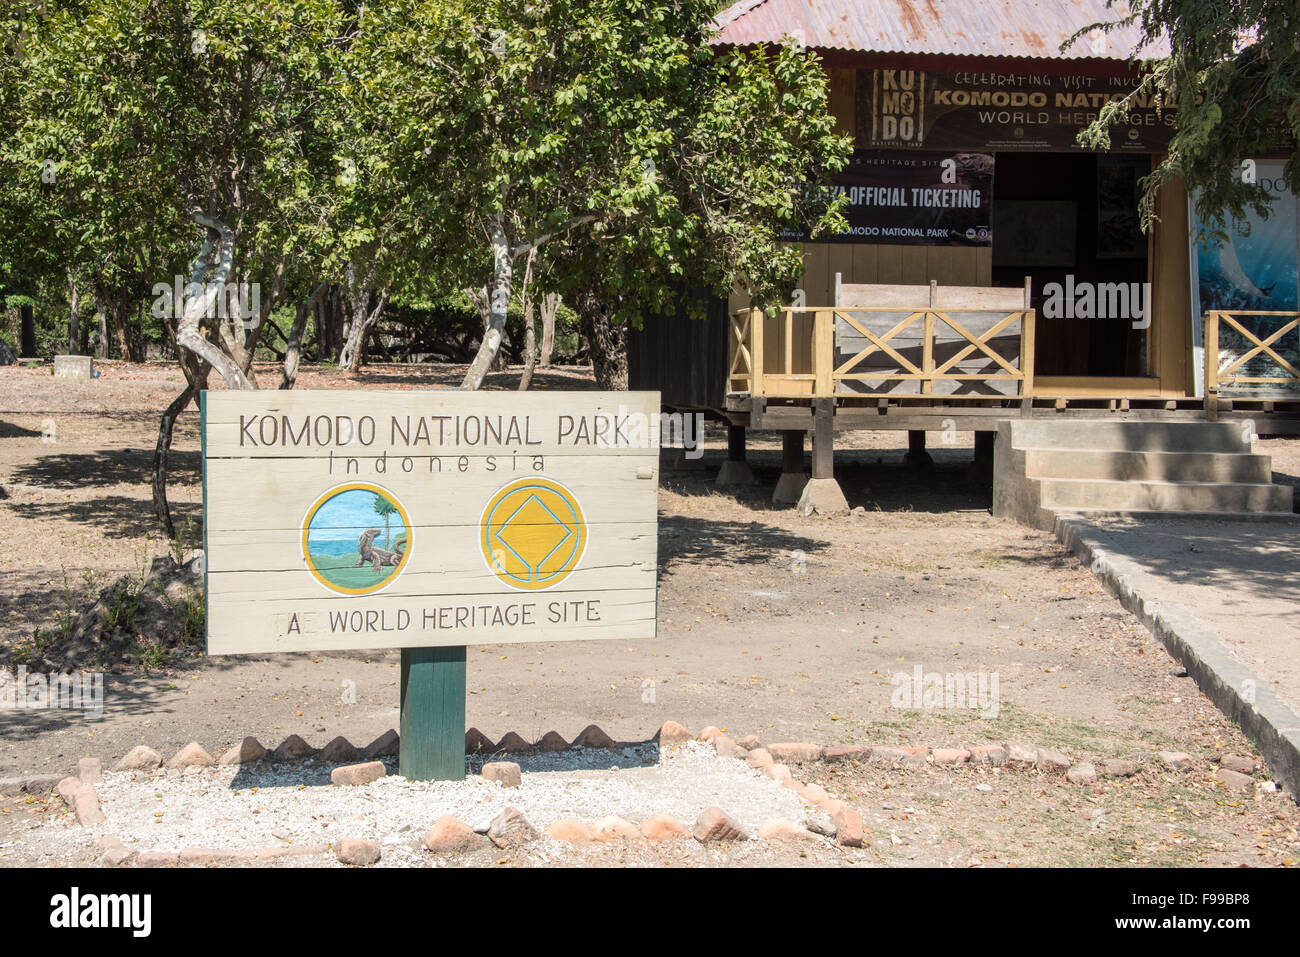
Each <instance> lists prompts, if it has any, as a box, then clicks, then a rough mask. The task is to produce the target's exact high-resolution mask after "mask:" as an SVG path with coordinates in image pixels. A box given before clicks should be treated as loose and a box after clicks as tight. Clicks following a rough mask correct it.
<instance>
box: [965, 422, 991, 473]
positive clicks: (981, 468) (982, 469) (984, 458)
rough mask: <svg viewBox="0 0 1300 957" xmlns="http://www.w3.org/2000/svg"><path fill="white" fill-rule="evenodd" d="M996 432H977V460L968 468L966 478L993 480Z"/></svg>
mask: <svg viewBox="0 0 1300 957" xmlns="http://www.w3.org/2000/svg"><path fill="white" fill-rule="evenodd" d="M997 437H998V434H997V433H996V432H976V433H975V461H973V462H971V464H970V468H968V469H967V470H966V478H967V479H969V480H970V481H972V482H992V481H993V445H994V440H996V439H997Z"/></svg>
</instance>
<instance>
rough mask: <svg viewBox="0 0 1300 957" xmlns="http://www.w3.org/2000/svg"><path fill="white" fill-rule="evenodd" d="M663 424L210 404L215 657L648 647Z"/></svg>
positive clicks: (335, 396)
mask: <svg viewBox="0 0 1300 957" xmlns="http://www.w3.org/2000/svg"><path fill="white" fill-rule="evenodd" d="M658 410H659V395H658V393H653V392H633V393H627V392H620V393H602V392H569V393H547V394H542V393H528V394H518V393H510V392H456V391H451V390H445V391H443V390H439V391H430V392H364V393H362V392H350V391H337V392H335V391H327V390H321V391H314V392H312V391H305V392H289V391H285V392H269V391H266V392H260V391H259V392H207V393H204V397H203V407H202V413H203V483H204V495H203V501H204V532H205V537H206V553H205V554H206V575H207V595H208V611H207V630H208V651H209V653H210V654H245V653H252V652H255V653H262V652H274V651H329V650H341V649H357V648H380V647H400V648H430V647H435V646H464V645H467V644H485V643H492V644H495V643H498V642H524V641H565V640H570V639H579V638H622V639H636V638H650V637H653V636H654V634H655V584H656V574H657V573H656V557H657V555H656V548H657V535H656V522H657V501H656V498H657V496H656V492H657V489H658V484H659V483H658V479H659V475H658V470H659V453H658V447H659V429H658Z"/></svg>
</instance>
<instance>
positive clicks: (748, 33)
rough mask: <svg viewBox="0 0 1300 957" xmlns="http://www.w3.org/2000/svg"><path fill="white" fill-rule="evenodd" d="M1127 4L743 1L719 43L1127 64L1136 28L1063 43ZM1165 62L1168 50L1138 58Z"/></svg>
mask: <svg viewBox="0 0 1300 957" xmlns="http://www.w3.org/2000/svg"><path fill="white" fill-rule="evenodd" d="M1127 12H1128V6H1127V4H1126V3H1125V2H1124V0H1117V2H1116V3H1115V5H1114V7H1113V8H1108V7H1107V6H1106V0H740V2H738V3H735V4H732V5H731V6H730V7H728V8H727V9H726V10H724V11H722V12H721V13H720V14H718V18H717V21H716V23H717V26H718V28H719V31H720V33H719V35H718V37H717V38H716V39H715V40H714V42H715V43H717V44H734V45H736V46H745V45H749V44H755V43H771V42H775V41H778V40H780V39H781V38H782V37H785V36H796V37H799V39H800V40H801V41H802V42H803V44H804V45H805V46H808V47H812V48H814V49H821V50H855V51H863V52H869V53H918V54H950V55H955V56H981V57H1032V58H1046V59H1083V58H1091V59H1106V60H1127V59H1129V58H1130V57H1131V56H1132V55H1134V53H1137V52H1139V51H1137V43H1138V40H1139V35H1138V31H1137V29H1136V28H1127V29H1124V30H1116V31H1113V32H1111V33H1109V34H1106V35H1104V36H1103V35H1102V34H1101V32H1100V31H1097V32H1096V33H1095V34H1094V36H1093V38H1091V39H1090V38H1088V37H1084V38H1081V39H1080V40H1079V41H1077V42H1076V43H1075V44H1074V45H1073V46H1071V47H1070V48H1069V49H1068V50H1066V52H1064V53H1062V52H1061V49H1060V47H1061V44H1062V43H1063V42H1064V41H1065V40H1067V39H1069V37H1071V36H1072V35H1073V34H1074V33H1075V32H1076V31H1078V30H1080V29H1082V28H1083V27H1086V26H1089V25H1090V24H1093V23H1098V22H1106V21H1110V20H1115V19H1117V18H1119V17H1120V16H1123V15H1125V14H1127ZM1140 55H1142V56H1166V55H1168V47H1167V46H1166V45H1165V44H1160V46H1159V47H1158V48H1147V49H1146V50H1143V51H1140Z"/></svg>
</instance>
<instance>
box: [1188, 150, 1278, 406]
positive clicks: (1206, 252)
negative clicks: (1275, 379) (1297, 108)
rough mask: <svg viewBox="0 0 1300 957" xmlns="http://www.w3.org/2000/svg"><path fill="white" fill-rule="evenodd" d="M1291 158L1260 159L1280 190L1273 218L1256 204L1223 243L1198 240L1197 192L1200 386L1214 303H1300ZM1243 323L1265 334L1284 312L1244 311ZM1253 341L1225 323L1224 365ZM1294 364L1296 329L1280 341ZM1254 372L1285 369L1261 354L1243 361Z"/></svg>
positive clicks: (1243, 370) (1225, 306)
mask: <svg viewBox="0 0 1300 957" xmlns="http://www.w3.org/2000/svg"><path fill="white" fill-rule="evenodd" d="M1283 165H1284V161H1283V160H1257V161H1256V176H1257V180H1256V181H1257V182H1258V183H1259V184H1260V185H1261V186H1263V187H1264V189H1266V190H1267V191H1268V194H1269V196H1271V197H1272V205H1271V207H1270V212H1269V215H1268V217H1267V218H1263V217H1260V216H1258V215H1256V214H1254V213H1253V212H1252V213H1250V214H1249V215H1248V216H1247V217H1246V222H1247V223H1248V224H1249V229H1242V230H1234V229H1232V228H1229V229H1228V230H1227V232H1228V241H1227V242H1226V243H1224V244H1223V245H1221V246H1215V245H1213V244H1208V245H1206V244H1201V243H1198V242H1197V241H1196V235H1197V232H1198V231H1199V229H1200V226H1201V221H1200V219H1199V218H1198V217H1197V215H1196V203H1195V196H1193V197H1192V198H1191V199H1190V200H1189V204H1190V207H1191V213H1190V222H1191V223H1192V249H1191V263H1192V270H1191V272H1192V322H1193V341H1194V343H1195V345H1196V365H1197V370H1198V375H1197V390H1198V392H1197V394H1198V395H1199V394H1201V392H1202V391H1203V389H1204V382H1205V379H1204V374H1203V373H1204V350H1203V348H1202V346H1203V329H1204V317H1205V313H1207V312H1209V311H1210V310H1226V311H1232V310H1241V311H1262V312H1278V311H1284V312H1289V311H1295V310H1296V309H1300V204H1298V203H1297V201H1296V196H1295V194H1294V193H1292V192H1291V191H1290V190H1289V189H1288V188H1287V185H1286V180H1285V179H1284V178H1283V176H1282V167H1283ZM1238 321H1239V322H1241V323H1242V325H1243V326H1245V327H1246V328H1248V329H1250V330H1251V331H1252V332H1253V333H1254V334H1255V335H1258V336H1260V337H1261V338H1265V337H1266V336H1267V335H1268V334H1269V333H1271V332H1272V331H1273V329H1274V328H1276V324H1277V321H1278V320H1277V319H1274V318H1270V317H1267V316H1260V317H1250V316H1241V317H1238ZM1251 347H1252V344H1250V343H1248V342H1247V340H1246V339H1245V337H1244V336H1242V335H1241V334H1240V333H1238V332H1236V331H1235V330H1231V329H1226V330H1225V329H1221V330H1220V337H1219V364H1220V368H1222V367H1224V366H1225V365H1227V364H1229V363H1231V362H1233V361H1234V360H1235V359H1236V358H1237V356H1238V355H1240V354H1241V352H1242V351H1243V350H1245V351H1249V349H1250V348H1251ZM1274 348H1276V349H1277V351H1278V353H1279V354H1280V355H1282V356H1283V357H1284V358H1286V359H1287V360H1288V361H1289V362H1291V363H1292V364H1293V365H1300V338H1298V337H1297V336H1296V335H1295V334H1294V333H1293V334H1291V335H1288V336H1286V337H1284V338H1283V339H1282V340H1281V341H1279V342H1278V343H1276V344H1275V345H1274ZM1237 372H1238V373H1239V374H1244V375H1248V376H1273V375H1277V374H1278V372H1277V365H1276V364H1275V363H1274V362H1272V360H1270V359H1268V358H1267V357H1260V356H1256V357H1255V358H1253V359H1250V360H1247V362H1246V363H1245V364H1244V365H1243V366H1241V367H1239V368H1238V369H1237Z"/></svg>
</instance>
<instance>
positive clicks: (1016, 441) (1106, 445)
mask: <svg viewBox="0 0 1300 957" xmlns="http://www.w3.org/2000/svg"><path fill="white" fill-rule="evenodd" d="M1010 425H1011V444H1012V446H1014V447H1015V448H1018V449H1110V450H1112V451H1141V452H1188V451H1196V452H1249V451H1250V450H1251V447H1250V443H1249V441H1247V438H1248V436H1245V435H1243V429H1242V426H1241V425H1240V424H1239V423H1234V422H1143V421H1133V422H1122V421H1115V420H1110V419H1063V420H1055V421H1052V420H1046V421H1032V420H1031V421H1016V420H1014V419H1013V420H1011V423H1010Z"/></svg>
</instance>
